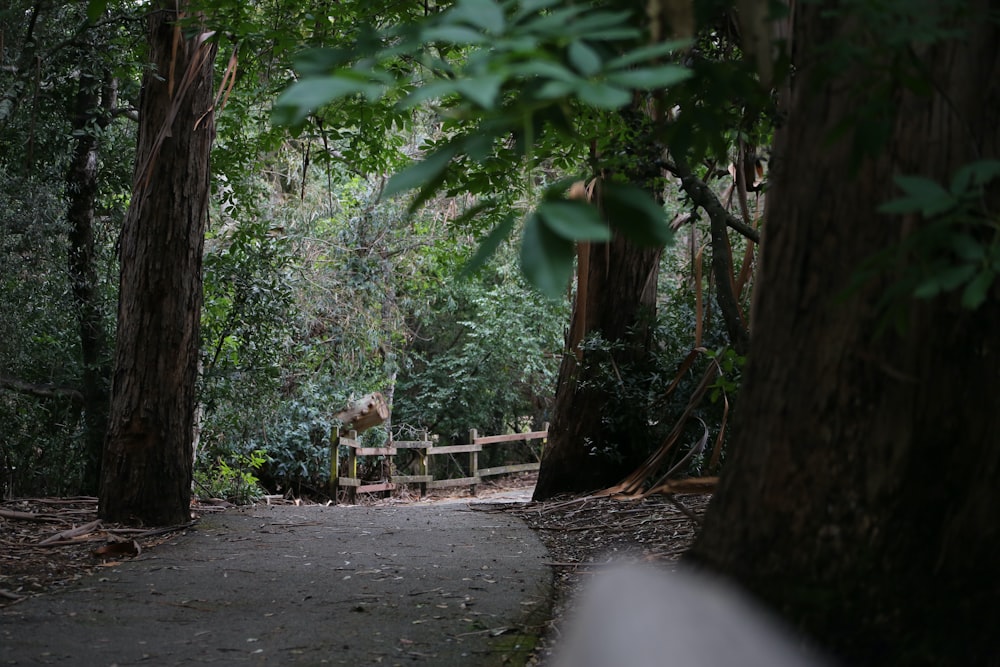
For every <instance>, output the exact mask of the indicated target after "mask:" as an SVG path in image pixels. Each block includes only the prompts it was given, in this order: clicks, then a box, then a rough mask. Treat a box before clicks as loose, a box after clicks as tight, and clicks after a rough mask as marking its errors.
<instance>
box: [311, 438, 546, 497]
mask: <svg viewBox="0 0 1000 667" xmlns="http://www.w3.org/2000/svg"><path fill="white" fill-rule="evenodd" d="M548 434H549V425H548V424H545V429H544V430H542V431H531V432H529V433H512V434H510V435H487V436H480V435H479V434H478V433H477V432H476V429H470V430H469V444H467V445H444V446H441V447H436V446H435V445H434V442H433V441H432V440H431V439H430V437H429V436H428V434H427V431H424V432H423V433H422V434H421V439H419V440H394V441H391V442H390V443H389V444H388V446H386V447H362V446H361V443H360V441H359V440H358V434H357V432H356V431H351V432H350V433H349V434H348V435H347V436H339V437H338V436H337V434H336V432H334V435H333V437H332V438H331V442H330V484H331V492H332V495H333V497H334V498H336V497H337V492H338V491H339V490H340V489H344V490H345V491H346V492H347V500H348V502H352V503H353V502H355V500H356V498H357V494H358V493H377V492H381V491H392V490H394V489H396V488H397V486H399V485H404V484H416V485H419V487H420V493H421V494H426V493H427V491H428V490H430V489H443V488H448V487H454V486H468V487H469V488H470V491H471V492H472V495H475V494H476V486H477V485H478V484H479V483H480V482H482V480H483V478H485V477H491V476H493V475H503V474H508V473H515V472H529V471H532V470H538V467H539V463H538V462H537V461H535V462H533V463H518V464H514V465H506V466H496V467H492V468H480V467H479V452H481V451H483V447H484V446H488V445H497V444H501V443H508V442H524V443H525V444H527V443H530V442H532V441H535V440H539V441H541V444H542V446H543V447H544V446H545V439H546V438H547V437H548ZM341 445H344V446H346V447H347V464H346V465H345V466H344V469H341V466H340V456H339V455H338V452H339V448H340V446H341ZM401 449H410V450H414V451H415V452H416V454H417V461H416V474H410V475H395V474H394V475H392V476H391V477H390V478H387V479H381V480H380V481H378V482H363V481H362V480H360V479H358V458H359V457H362V456H384V457H388V458H390V459H391V458H393V457H395V456H396V454H397V453H398V452H399V450H401ZM443 454H449V455H453V454H468V456H469V471H468V472H469V474H468V476H467V477H458V478H451V479H434V477H433V475H431V474H430V466H429V465H428V462H429V460H430V457H432V456H440V455H443Z"/></svg>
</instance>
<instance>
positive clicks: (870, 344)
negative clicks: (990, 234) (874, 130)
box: [693, 0, 1000, 665]
mask: <svg viewBox="0 0 1000 667" xmlns="http://www.w3.org/2000/svg"><path fill="white" fill-rule="evenodd" d="M931 4H932V5H933V3H931ZM944 4H945V3H939V4H938V5H937V6H934V7H931V8H930V9H933V10H934V11H939V10H941V11H943V9H942V8H943V7H944ZM967 4H968V8H967V9H969V13H968V14H967V15H966V16H965V17H964V18H963V19H962V20H960V21H959V22H957V25H958V26H960V27H961V28H962V29H963V30H964V33H963V34H962V35H961V36H960V37H959V38H957V39H953V40H951V41H948V42H943V43H938V44H937V45H934V46H933V47H930V48H928V47H925V46H921V47H919V48H920V49H921V50H920V51H917V50H916V48H917V47H913V49H914V50H913V51H912V52H911V53H912V54H913V55H917V54H919V59H920V61H921V66H922V67H923V68H925V69H923V71H924V72H926V76H927V78H928V81H929V82H931V84H932V89H933V93H931V94H915V93H913V92H911V91H910V90H907V89H906V88H904V86H903V85H902V82H900V81H899V80H894V79H890V78H889V77H890V72H889V70H888V68H887V69H886V70H885V71H884V72H883V73H881V74H877V73H874V74H873V71H872V70H867V71H863V69H862V68H861V67H856V68H844V67H842V65H841V66H840V67H841V69H840V70H838V71H835V72H833V73H832V74H831V73H830V69H829V67H830V66H829V64H828V60H827V56H828V54H829V53H831V51H830V50H829V49H830V47H831V45H834V46H835V45H837V44H839V45H840V46H841V47H842V48H846V47H844V45H846V44H849V43H852V44H853V43H857V40H858V39H860V38H861V37H859V34H862V33H861V32H860V31H859V29H858V28H859V26H858V25H857V21H856V19H855V17H852V16H850V15H849V14H850V11H851V7H852V6H854V3H847V2H843V3H840V7H839V9H835V8H831V7H830V3H823V6H822V7H821V6H820V4H819V3H808V4H807V3H799V7H798V10H797V12H798V13H797V15H796V17H795V44H796V48H797V49H799V50H800V54H799V57H800V59H799V60H798V62H797V67H796V71H797V74H796V77H797V79H796V84H795V88H794V90H793V92H792V96H791V107H790V109H789V120H788V123H787V125H786V126H785V127H784V128H782V131H781V132H780V133H779V136H778V138H777V143H776V146H775V157H774V159H773V160H772V171H771V190H770V193H769V206H768V211H767V224H766V226H765V229H766V233H765V240H764V245H763V259H762V268H761V274H760V278H759V283H758V284H759V286H760V289H758V290H757V291H756V294H757V295H758V296H759V298H758V299H757V301H756V303H755V320H754V332H753V337H752V341H751V347H750V355H749V362H748V366H747V369H746V374H745V376H744V385H743V388H742V390H741V393H740V401H741V404H740V407H739V410H740V415H739V417H740V428H739V429H738V431H734V433H736V434H737V435H736V437H735V439H734V441H733V443H732V444H731V446H730V459H729V462H728V463H727V468H726V470H725V472H724V474H723V476H722V480H721V483H720V487H719V490H718V492H717V494H716V495H715V497H714V499H713V501H712V504H711V507H710V510H709V513H708V516H707V518H706V521H705V526H704V530H703V532H702V534H701V536H700V538H699V539H698V541H697V544H696V546H695V548H694V550H693V556H694V557H695V558H696V559H698V560H701V561H704V562H707V563H708V564H710V565H711V566H713V567H714V568H717V569H719V570H721V571H723V572H725V573H728V574H730V575H732V576H734V577H735V578H736V579H738V580H739V581H740V582H742V583H743V584H745V585H746V586H748V587H749V588H750V589H752V590H753V591H754V592H756V593H757V594H759V595H760V596H761V597H763V598H764V599H766V600H768V601H770V602H771V603H772V604H773V605H774V606H775V607H776V608H777V609H779V610H780V611H782V612H783V613H784V614H785V615H786V616H787V617H788V618H789V619H791V620H793V621H795V622H798V623H799V624H800V625H801V626H802V627H804V628H806V629H807V630H809V631H811V632H812V633H813V635H814V636H816V637H817V638H818V639H819V640H820V642H821V643H822V644H825V645H826V646H828V647H830V648H831V649H832V650H833V651H834V652H836V653H838V654H839V655H840V656H842V657H844V658H845V659H846V661H847V663H848V664H858V665H861V664H878V665H883V664H908V665H919V664H956V665H957V664H963V665H969V664H997V663H996V660H997V656H1000V639H998V636H997V635H996V633H995V632H994V629H995V628H996V627H997V626H998V624H1000V606H998V605H997V600H998V599H1000V583H998V582H1000V577H998V576H997V567H998V562H997V556H998V554H1000V484H997V479H998V478H1000V442H998V436H997V433H1000V410H997V405H996V392H997V388H998V386H1000V346H998V345H997V343H996V341H997V335H998V332H1000V293H998V289H997V286H996V285H995V284H994V285H993V287H992V288H991V289H990V292H989V294H988V298H987V301H986V303H984V304H983V305H982V306H981V307H980V308H979V309H977V310H975V311H971V310H968V309H964V308H962V307H961V305H960V303H959V298H958V296H956V295H951V294H949V295H944V296H939V297H937V298H935V299H933V300H926V301H918V302H913V303H909V304H907V306H908V310H907V311H906V314H907V318H906V321H905V323H904V327H905V328H904V329H903V330H902V331H901V332H900V331H897V330H896V329H893V328H892V327H889V328H888V329H887V330H886V331H885V332H884V333H881V334H880V335H877V334H876V332H877V331H878V330H879V327H880V325H881V324H883V323H884V321H883V318H884V316H885V314H884V312H883V311H882V310H881V309H880V307H879V305H878V304H879V300H880V298H881V297H882V295H883V294H885V291H886V289H887V288H889V287H891V286H892V285H893V284H895V281H896V280H898V279H899V277H900V275H901V273H902V272H905V271H908V270H913V269H915V268H916V267H915V266H914V262H913V260H912V259H910V260H907V259H904V258H899V259H898V261H897V262H896V263H895V264H894V265H892V266H887V267H886V269H887V270H886V273H887V274H888V273H889V270H890V269H891V270H893V271H894V272H896V274H895V275H894V276H891V275H884V276H882V277H881V278H880V279H879V281H878V282H877V283H874V284H868V285H867V286H866V287H865V288H863V289H862V290H860V291H856V292H849V290H848V288H849V285H850V283H851V280H852V278H853V275H852V274H853V273H854V272H855V271H856V270H857V269H858V267H859V266H860V265H861V263H862V262H863V260H865V259H866V258H868V257H869V256H871V255H872V254H873V253H874V252H875V251H877V250H880V249H884V248H887V247H890V246H892V245H893V244H895V243H898V242H900V241H901V240H903V239H904V238H907V237H912V235H913V234H917V233H920V232H922V231H924V230H926V229H927V227H928V222H927V221H926V220H923V219H920V218H917V217H916V216H909V217H907V218H906V219H904V220H903V221H902V222H901V221H900V218H899V217H887V216H885V215H880V214H878V213H876V208H877V207H878V206H879V204H881V203H883V202H885V201H887V200H889V199H892V198H895V197H896V196H898V193H897V192H896V191H895V190H894V187H893V185H892V176H893V175H894V174H920V175H923V176H926V177H929V178H932V179H934V180H936V181H938V182H944V183H948V182H949V180H950V177H951V175H952V173H953V172H954V170H956V169H957V168H958V167H960V166H961V165H963V164H966V163H969V162H972V161H974V160H978V159H982V158H991V159H996V158H997V157H998V156H1000V46H998V45H1000V29H998V26H997V23H996V22H995V19H994V21H993V22H990V21H989V20H987V18H986V13H987V11H988V10H989V9H990V8H991V7H992V9H993V11H994V13H995V11H996V3H995V2H993V3H990V2H987V1H986V0H978V1H973V2H970V3H967ZM930 20H931V21H933V20H934V17H931V18H930ZM944 24H945V23H944V22H939V25H944ZM873 75H875V76H878V77H879V80H878V81H877V82H876V83H880V84H884V87H873V86H870V85H867V86H866V85H859V82H866V81H867V82H868V83H869V84H870V83H871V79H870V77H872V76H873ZM866 77H867V78H866ZM862 88H865V90H862ZM872 90H877V91H886V92H885V93H883V94H887V95H889V97H888V98H887V99H886V102H888V103H890V104H891V105H892V107H893V108H894V114H893V115H892V116H891V117H886V119H887V125H885V127H886V129H887V132H888V137H887V143H886V145H885V146H884V147H883V149H882V150H881V152H880V154H879V155H878V156H875V157H868V158H865V159H863V160H862V161H861V162H860V167H859V168H858V169H857V171H853V170H854V168H855V167H856V166H857V163H858V160H857V158H858V155H857V153H856V151H854V150H852V148H851V145H850V141H841V142H840V143H834V142H831V141H830V137H831V136H832V134H833V133H834V131H836V130H840V129H841V128H842V126H843V124H844V123H856V122H859V116H858V110H859V108H861V102H862V101H867V98H865V97H862V96H867V95H869V94H870V93H871V91H872ZM852 91H853V93H852ZM865 120H866V119H865V118H864V117H863V116H862V117H860V122H864V121H865ZM852 173H856V176H855V177H853V178H851V174H852ZM985 205H986V210H987V211H990V212H992V215H996V211H997V210H998V206H1000V192H998V188H996V187H993V188H992V189H991V191H990V192H989V193H988V195H987V198H986V201H985ZM994 224H995V223H994ZM980 231H981V230H980ZM987 231H988V229H987ZM973 233H976V232H975V231H973ZM942 252H945V251H944V250H942ZM845 295H846V296H845Z"/></svg>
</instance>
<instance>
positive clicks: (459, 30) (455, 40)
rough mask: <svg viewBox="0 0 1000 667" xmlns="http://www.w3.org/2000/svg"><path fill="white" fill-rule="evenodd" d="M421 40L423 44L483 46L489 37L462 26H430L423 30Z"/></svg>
mask: <svg viewBox="0 0 1000 667" xmlns="http://www.w3.org/2000/svg"><path fill="white" fill-rule="evenodd" d="M421 38H422V39H423V41H425V42H444V43H447V44H455V45H458V46H468V45H474V44H485V43H486V42H488V41H489V37H487V36H486V35H485V34H483V33H482V32H480V31H479V30H473V29H472V28H468V27H466V26H462V25H438V26H430V27H428V28H424V29H423V31H422V32H421Z"/></svg>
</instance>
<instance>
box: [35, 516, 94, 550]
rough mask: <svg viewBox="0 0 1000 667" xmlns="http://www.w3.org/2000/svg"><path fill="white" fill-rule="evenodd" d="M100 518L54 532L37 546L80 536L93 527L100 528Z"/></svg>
mask: <svg viewBox="0 0 1000 667" xmlns="http://www.w3.org/2000/svg"><path fill="white" fill-rule="evenodd" d="M100 526H101V520H100V519H97V520H96V521H91V522H90V523H85V524H83V525H82V526H78V527H76V528H70V529H69V530H63V531H61V532H58V533H56V534H55V535H52V536H50V537H46V538H45V539H44V540H42V541H41V542H39V543H38V546H40V547H45V546H56V545H55V544H54V543H55V542H60V541H65V540H72V539H73V538H77V537H80V536H81V535H86V534H87V533H91V532H93V531H94V530H95V529H97V528H100Z"/></svg>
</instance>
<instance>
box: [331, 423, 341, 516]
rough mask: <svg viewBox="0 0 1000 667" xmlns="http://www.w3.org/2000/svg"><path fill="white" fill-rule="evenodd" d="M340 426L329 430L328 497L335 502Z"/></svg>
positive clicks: (338, 484) (338, 477)
mask: <svg viewBox="0 0 1000 667" xmlns="http://www.w3.org/2000/svg"><path fill="white" fill-rule="evenodd" d="M339 479H340V427H336V426H335V427H334V428H333V430H331V431H330V482H329V484H328V487H329V491H330V497H331V498H333V501H334V502H337V489H338V487H339V486H340V482H339Z"/></svg>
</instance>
